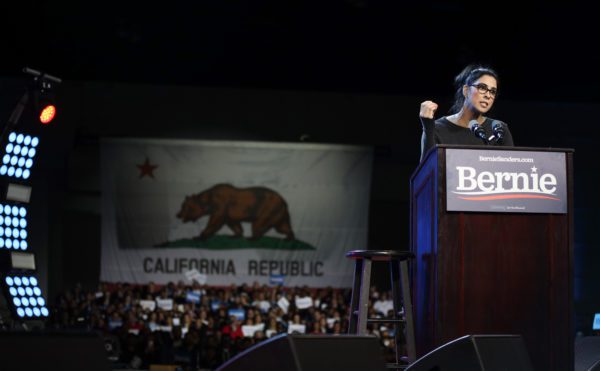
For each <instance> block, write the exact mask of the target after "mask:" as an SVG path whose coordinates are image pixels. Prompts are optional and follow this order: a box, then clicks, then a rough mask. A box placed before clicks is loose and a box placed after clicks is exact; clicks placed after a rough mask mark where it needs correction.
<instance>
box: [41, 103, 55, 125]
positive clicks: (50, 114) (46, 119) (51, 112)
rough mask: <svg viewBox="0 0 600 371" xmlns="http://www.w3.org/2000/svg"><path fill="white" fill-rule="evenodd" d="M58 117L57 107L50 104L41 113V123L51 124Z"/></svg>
mask: <svg viewBox="0 0 600 371" xmlns="http://www.w3.org/2000/svg"><path fill="white" fill-rule="evenodd" d="M54 116H56V107H55V106H54V105H52V104H48V105H47V106H46V107H44V109H43V110H42V111H41V112H40V122H41V123H42V124H49V123H50V122H51V121H52V120H53V119H54Z"/></svg>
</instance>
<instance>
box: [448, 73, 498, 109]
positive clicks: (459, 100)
mask: <svg viewBox="0 0 600 371" xmlns="http://www.w3.org/2000/svg"><path fill="white" fill-rule="evenodd" d="M483 75H489V76H492V77H493V78H495V79H496V81H497V82H498V73H496V71H494V70H493V69H492V68H491V67H487V66H482V65H477V64H470V65H468V66H467V67H465V68H464V69H463V70H462V71H461V72H460V73H459V74H458V75H456V77H455V78H454V86H455V87H456V92H455V93H454V104H453V105H452V107H451V108H450V113H457V112H458V111H460V109H461V108H462V106H463V104H464V103H465V96H464V95H463V86H465V85H471V84H473V82H474V81H476V80H477V79H479V78H480V77H481V76H483Z"/></svg>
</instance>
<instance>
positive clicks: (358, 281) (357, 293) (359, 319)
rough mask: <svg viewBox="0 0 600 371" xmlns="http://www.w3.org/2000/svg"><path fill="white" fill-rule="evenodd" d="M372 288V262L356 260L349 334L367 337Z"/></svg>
mask: <svg viewBox="0 0 600 371" xmlns="http://www.w3.org/2000/svg"><path fill="white" fill-rule="evenodd" d="M370 287H371V260H370V259H356V263H355V265H354V283H353V287H352V299H351V303H350V324H349V326H348V333H349V334H356V335H366V334H367V318H368V315H369V293H370Z"/></svg>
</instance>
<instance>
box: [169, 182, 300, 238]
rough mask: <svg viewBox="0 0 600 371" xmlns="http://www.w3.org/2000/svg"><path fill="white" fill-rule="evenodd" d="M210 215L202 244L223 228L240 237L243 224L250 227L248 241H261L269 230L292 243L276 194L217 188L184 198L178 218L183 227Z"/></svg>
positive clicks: (282, 203)
mask: <svg viewBox="0 0 600 371" xmlns="http://www.w3.org/2000/svg"><path fill="white" fill-rule="evenodd" d="M204 215H210V218H209V220H208V223H207V225H206V227H205V228H204V230H203V231H202V233H200V236H199V237H198V238H199V239H201V240H205V239H207V238H209V237H211V236H213V235H214V234H215V233H216V232H217V231H218V230H220V229H221V228H222V227H223V226H224V225H226V226H228V227H229V228H231V230H232V231H233V233H234V236H235V237H243V232H244V231H243V228H242V224H241V223H242V222H249V223H251V224H252V237H251V239H258V238H260V237H262V236H263V235H264V234H265V233H267V231H268V230H269V229H271V228H274V229H275V230H276V231H277V232H279V233H281V234H284V235H285V236H286V238H285V239H286V240H293V239H294V238H295V237H294V232H293V231H292V227H291V225H290V215H289V212H288V206H287V203H286V202H285V200H284V199H283V197H281V195H279V193H277V192H275V191H273V190H271V189H269V188H266V187H249V188H236V187H234V186H232V185H230V184H217V185H215V186H213V187H211V188H209V189H207V190H205V191H203V192H201V193H199V194H196V195H192V196H187V197H186V198H185V200H184V201H183V204H182V205H181V210H180V211H179V213H177V217H178V218H179V219H181V220H182V221H183V222H184V223H185V222H189V221H196V220H198V219H199V218H201V217H203V216H204Z"/></svg>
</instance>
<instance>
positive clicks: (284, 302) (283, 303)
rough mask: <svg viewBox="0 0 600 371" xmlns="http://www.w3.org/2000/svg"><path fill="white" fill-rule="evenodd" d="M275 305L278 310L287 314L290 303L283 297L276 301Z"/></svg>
mask: <svg viewBox="0 0 600 371" xmlns="http://www.w3.org/2000/svg"><path fill="white" fill-rule="evenodd" d="M277 305H278V306H279V308H281V310H282V311H283V313H285V314H287V312H288V308H289V306H290V302H289V301H288V300H287V299H286V297H285V296H282V297H281V299H279V300H278V301H277Z"/></svg>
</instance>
